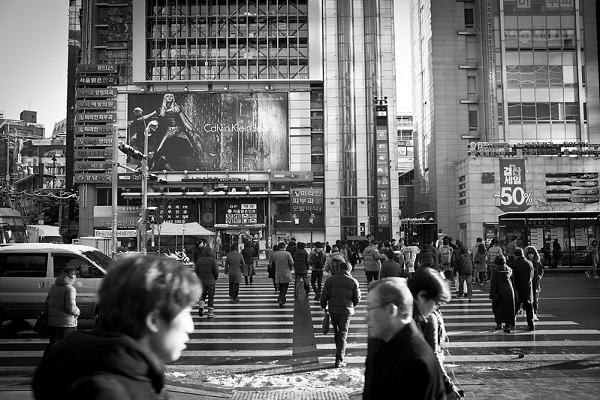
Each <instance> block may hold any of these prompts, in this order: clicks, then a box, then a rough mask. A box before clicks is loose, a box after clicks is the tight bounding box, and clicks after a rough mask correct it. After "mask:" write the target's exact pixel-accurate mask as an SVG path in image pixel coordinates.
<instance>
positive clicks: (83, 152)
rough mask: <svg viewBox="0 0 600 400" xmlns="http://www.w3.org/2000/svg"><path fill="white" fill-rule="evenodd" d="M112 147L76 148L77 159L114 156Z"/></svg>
mask: <svg viewBox="0 0 600 400" xmlns="http://www.w3.org/2000/svg"><path fill="white" fill-rule="evenodd" d="M112 154H113V153H112V149H76V150H75V158H76V159H81V158H83V159H87V158H110V157H112Z"/></svg>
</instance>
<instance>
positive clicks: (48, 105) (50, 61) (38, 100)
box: [0, 0, 69, 137]
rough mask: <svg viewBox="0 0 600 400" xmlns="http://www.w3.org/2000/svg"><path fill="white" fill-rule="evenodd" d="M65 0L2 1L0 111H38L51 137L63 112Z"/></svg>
mask: <svg viewBox="0 0 600 400" xmlns="http://www.w3.org/2000/svg"><path fill="white" fill-rule="evenodd" d="M68 24H69V2H68V1H67V0H0V110H2V112H3V113H4V118H7V119H16V120H18V119H19V114H21V111H23V110H32V111H37V122H38V123H39V124H43V125H44V126H45V128H46V131H45V135H46V137H49V136H51V135H52V130H53V129H54V124H55V123H56V122H60V121H62V120H63V119H64V118H65V117H66V114H67V111H66V110H67V44H68V29H69V26H68Z"/></svg>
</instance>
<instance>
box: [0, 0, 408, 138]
mask: <svg viewBox="0 0 600 400" xmlns="http://www.w3.org/2000/svg"><path fill="white" fill-rule="evenodd" d="M68 3H69V2H68V1H67V0H0V111H2V112H3V113H4V117H5V118H7V119H19V114H20V113H21V111H23V110H32V111H37V117H38V123H40V124H43V125H44V126H45V128H46V132H45V135H46V137H49V136H51V135H52V130H53V129H54V124H55V123H57V122H60V121H61V120H63V119H64V118H65V117H66V108H67V44H68V21H69V7H68ZM394 3H395V4H396V7H397V11H400V15H399V16H400V19H399V20H397V21H396V23H397V24H396V32H397V34H396V39H397V42H398V43H397V45H398V46H399V52H398V55H397V57H396V67H397V70H396V76H397V79H398V103H397V107H398V110H399V111H404V112H407V111H408V112H411V111H412V110H411V103H410V93H411V90H410V47H409V41H410V31H409V28H410V27H409V18H408V15H409V3H410V1H408V0H402V1H396V2H394Z"/></svg>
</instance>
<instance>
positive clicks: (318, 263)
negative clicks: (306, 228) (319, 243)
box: [312, 251, 325, 269]
mask: <svg viewBox="0 0 600 400" xmlns="http://www.w3.org/2000/svg"><path fill="white" fill-rule="evenodd" d="M324 265H325V254H323V252H322V251H315V254H313V257H312V266H313V267H314V268H315V269H323V266H324Z"/></svg>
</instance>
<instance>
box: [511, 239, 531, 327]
mask: <svg viewBox="0 0 600 400" xmlns="http://www.w3.org/2000/svg"><path fill="white" fill-rule="evenodd" d="M511 268H512V269H513V274H514V277H513V278H514V282H515V300H516V301H515V311H516V312H519V309H520V308H521V306H522V307H523V309H524V310H525V313H526V315H527V327H528V328H529V330H530V331H533V330H535V326H534V325H533V264H532V263H531V261H529V260H526V259H525V258H524V257H523V249H521V248H519V247H517V248H516V249H515V262H514V263H512V264H511Z"/></svg>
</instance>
